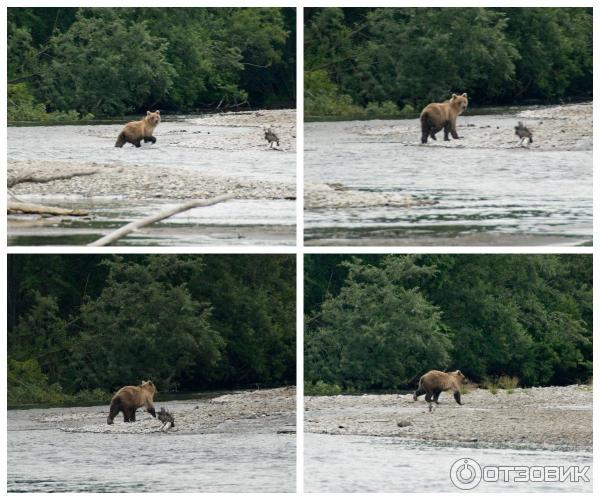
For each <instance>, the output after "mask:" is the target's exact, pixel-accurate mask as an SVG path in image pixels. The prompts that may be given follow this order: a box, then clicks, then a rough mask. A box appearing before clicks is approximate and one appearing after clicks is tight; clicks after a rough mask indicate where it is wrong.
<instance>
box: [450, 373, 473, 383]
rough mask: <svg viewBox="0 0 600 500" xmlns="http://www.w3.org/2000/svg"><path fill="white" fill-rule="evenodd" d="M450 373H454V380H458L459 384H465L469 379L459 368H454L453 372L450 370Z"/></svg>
mask: <svg viewBox="0 0 600 500" xmlns="http://www.w3.org/2000/svg"><path fill="white" fill-rule="evenodd" d="M452 375H454V377H455V378H456V380H457V381H458V382H460V383H461V384H466V383H467V382H468V381H469V379H467V377H465V376H464V374H463V372H461V371H460V370H456V371H455V372H452Z"/></svg>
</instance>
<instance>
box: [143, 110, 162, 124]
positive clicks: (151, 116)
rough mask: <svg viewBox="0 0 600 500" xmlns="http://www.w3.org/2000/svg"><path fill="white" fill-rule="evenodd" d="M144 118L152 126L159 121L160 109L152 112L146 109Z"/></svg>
mask: <svg viewBox="0 0 600 500" xmlns="http://www.w3.org/2000/svg"><path fill="white" fill-rule="evenodd" d="M145 120H146V121H147V122H148V123H151V124H152V125H154V126H156V125H158V124H159V123H160V111H159V110H158V109H157V110H156V111H155V112H154V113H152V111H146V118H145Z"/></svg>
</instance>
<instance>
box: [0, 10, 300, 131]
mask: <svg viewBox="0 0 600 500" xmlns="http://www.w3.org/2000/svg"><path fill="white" fill-rule="evenodd" d="M294 30H295V9H280V8H83V7H82V8H64V7H60V8H9V9H8V84H9V87H8V88H9V107H8V112H9V119H44V115H43V114H42V115H40V113H39V110H40V107H41V108H42V110H47V111H48V112H49V113H62V114H64V113H69V112H70V113H71V117H72V116H73V114H75V115H77V114H79V115H83V116H89V114H92V115H95V116H114V115H121V114H124V113H130V112H142V111H145V110H146V109H150V108H152V109H156V108H160V109H163V110H171V111H189V110H197V109H205V108H217V107H219V108H220V109H223V108H226V107H231V106H240V105H250V106H253V107H259V106H282V105H285V106H293V105H294V101H295V34H294ZM16 85H20V87H15V86H16ZM36 111H37V113H36ZM56 117H57V115H52V114H51V115H50V119H55V118H56ZM60 118H62V115H58V119H60ZM46 119H48V117H46Z"/></svg>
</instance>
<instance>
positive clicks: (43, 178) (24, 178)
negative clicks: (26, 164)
mask: <svg viewBox="0 0 600 500" xmlns="http://www.w3.org/2000/svg"><path fill="white" fill-rule="evenodd" d="M98 172H99V170H82V171H78V172H70V173H68V174H54V175H43V174H36V173H35V172H33V173H29V174H23V175H19V176H16V177H13V178H11V179H8V181H7V182H6V184H7V185H8V187H9V188H11V187H13V186H16V185H17V184H23V183H25V182H31V183H36V184H44V183H46V182H52V181H61V180H64V179H72V178H73V177H81V176H84V175H94V174H97V173H98Z"/></svg>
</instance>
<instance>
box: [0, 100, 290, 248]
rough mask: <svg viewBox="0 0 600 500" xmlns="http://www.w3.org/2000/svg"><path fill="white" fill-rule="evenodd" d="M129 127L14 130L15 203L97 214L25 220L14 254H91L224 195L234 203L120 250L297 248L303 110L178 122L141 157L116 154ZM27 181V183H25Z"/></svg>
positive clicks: (136, 151)
mask: <svg viewBox="0 0 600 500" xmlns="http://www.w3.org/2000/svg"><path fill="white" fill-rule="evenodd" d="M122 127H123V124H122V123H103V124H89V125H87V124H86V125H83V124H82V125H65V126H38V127H9V128H8V154H7V157H8V172H7V175H8V182H9V186H11V189H10V194H11V201H21V202H25V203H32V204H42V205H46V206H51V207H58V208H61V209H73V210H78V211H80V213H81V212H83V213H87V214H88V215H87V216H85V217H76V216H71V215H62V214H61V215H58V216H52V217H50V216H46V215H43V216H40V215H31V214H22V213H17V212H15V213H14V214H11V215H10V216H9V218H8V229H9V244H11V245H47V244H50V245H62V244H76V245H81V244H86V243H90V242H92V241H94V240H96V239H98V238H99V237H101V236H103V235H105V234H106V233H107V232H109V231H111V230H114V229H116V228H118V227H121V226H123V225H124V224H126V223H127V222H130V221H132V220H135V219H141V218H144V217H147V216H149V215H152V214H155V213H157V212H160V211H162V210H165V209H167V208H172V207H174V206H176V205H179V204H182V203H184V202H187V201H189V200H195V199H207V198H213V197H215V196H218V195H223V194H230V195H232V197H233V198H232V199H230V200H228V201H226V202H222V203H219V204H217V205H214V206H210V207H203V208H198V209H193V210H189V211H187V212H184V213H182V214H180V215H177V216H174V217H171V218H169V219H166V220H164V221H161V222H159V223H155V224H153V225H152V226H149V227H146V228H143V229H142V230H140V231H138V232H136V233H134V234H133V233H132V234H131V235H129V236H127V237H126V238H124V239H122V240H120V242H119V244H120V245H138V244H143V245H171V246H173V245H180V246H184V245H196V246H198V245H220V244H226V245H229V244H236V245H237V244H242V245H244V244H246V245H248V244H251V245H264V244H284V245H289V244H292V243H293V242H294V241H295V222H296V212H295V200H296V154H295V152H296V138H295V135H296V111H295V110H293V109H292V110H259V111H253V112H236V113H220V114H211V115H193V116H168V117H165V119H164V120H163V121H162V122H161V123H160V125H159V126H158V127H157V128H156V131H155V136H156V138H157V142H156V144H143V145H142V147H140V148H135V147H133V146H132V145H130V144H127V145H125V146H124V147H123V148H115V147H114V144H115V139H116V137H117V135H118V134H119V131H120V130H121V129H122ZM265 128H271V129H272V130H274V131H275V133H276V134H277V135H278V137H279V139H280V142H279V146H277V145H275V146H273V147H269V144H268V142H267V141H266V140H265V138H264V129H265ZM32 137H34V138H35V144H36V145H35V147H32V146H31V144H32ZM74 174H79V175H74ZM25 177H29V180H28V181H27V182H17V183H15V180H19V179H20V180H24V178H25ZM17 208H18V207H17Z"/></svg>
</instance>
